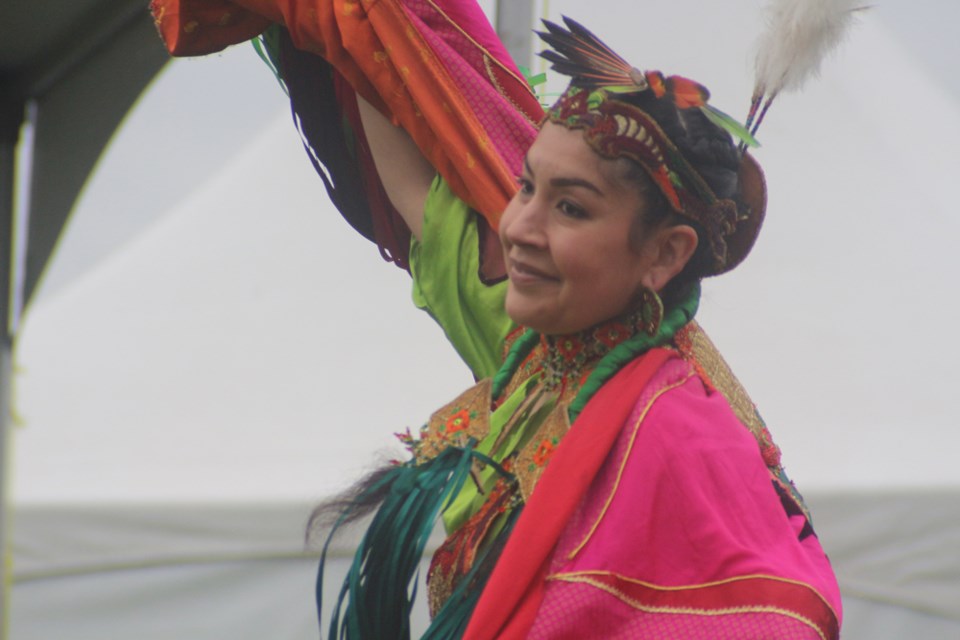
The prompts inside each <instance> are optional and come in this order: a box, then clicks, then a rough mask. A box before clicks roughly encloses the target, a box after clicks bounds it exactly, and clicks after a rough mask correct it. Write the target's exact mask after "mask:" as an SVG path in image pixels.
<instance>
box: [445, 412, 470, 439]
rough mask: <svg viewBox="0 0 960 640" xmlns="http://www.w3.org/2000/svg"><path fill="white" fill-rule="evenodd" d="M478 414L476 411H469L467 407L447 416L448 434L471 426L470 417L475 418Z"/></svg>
mask: <svg viewBox="0 0 960 640" xmlns="http://www.w3.org/2000/svg"><path fill="white" fill-rule="evenodd" d="M476 415H477V412H476V411H473V412H471V411H468V410H466V409H460V410H459V411H457V412H456V413H454V414H453V415H452V416H450V417H449V418H447V424H446V430H447V434H451V433H457V432H458V431H463V430H464V429H466V428H467V427H469V426H470V418H475V417H476Z"/></svg>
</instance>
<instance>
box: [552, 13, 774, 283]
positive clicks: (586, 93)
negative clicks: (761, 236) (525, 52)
mask: <svg viewBox="0 0 960 640" xmlns="http://www.w3.org/2000/svg"><path fill="white" fill-rule="evenodd" d="M564 22H565V23H566V25H567V27H568V28H569V30H567V29H564V28H563V27H561V26H559V25H557V24H554V23H552V22H549V21H544V25H545V26H546V28H547V30H548V31H547V32H546V33H540V34H539V35H540V37H541V38H542V39H543V40H544V41H545V42H547V44H549V45H550V46H551V47H552V48H553V51H549V50H548V51H544V52H542V53H541V54H540V55H541V56H543V57H544V58H546V59H547V60H549V61H550V62H551V63H553V65H552V66H553V69H554V70H555V71H558V72H560V73H563V74H566V75H570V76H572V79H571V82H570V86H569V87H568V88H567V90H566V91H565V92H564V93H563V95H562V96H561V97H560V99H559V100H557V102H556V103H555V104H554V105H553V106H552V107H551V108H549V109H548V110H547V115H546V120H547V121H549V122H552V123H555V124H559V125H561V126H563V127H566V128H568V129H579V130H582V131H583V134H584V139H585V140H586V142H587V143H588V144H589V145H590V146H591V148H593V149H594V150H595V151H596V152H597V153H598V154H600V155H601V156H603V157H606V158H629V159H631V160H633V161H635V162H637V163H639V164H640V166H642V167H643V168H644V170H645V171H646V172H647V174H648V175H649V176H650V178H651V180H652V181H653V183H654V184H655V185H656V186H657V188H658V189H659V190H660V192H661V193H662V194H663V195H664V197H665V198H666V200H667V202H668V203H669V204H670V207H671V209H672V210H673V211H674V212H675V213H677V214H678V215H680V216H681V217H684V218H686V219H688V220H691V221H694V222H696V223H698V224H699V225H700V227H701V229H702V230H703V231H704V233H705V235H706V237H705V238H703V239H704V240H706V242H707V243H708V245H709V247H710V252H711V258H712V262H711V265H710V268H709V270H708V273H707V274H705V275H716V274H719V273H723V272H725V271H729V270H730V269H732V268H733V267H734V266H736V265H737V264H739V263H740V261H742V260H743V259H744V258H745V257H746V255H747V253H749V251H750V248H751V247H752V246H753V242H754V241H755V240H756V237H757V234H758V233H759V231H760V225H761V223H762V221H763V216H764V212H765V209H766V185H765V182H764V180H763V174H762V172H761V171H760V167H759V166H758V165H757V164H756V162H755V161H754V160H753V159H752V158H751V157H750V156H749V155H747V154H744V155H743V156H742V158H743V159H742V161H741V168H740V189H739V191H740V195H741V199H742V201H743V204H742V205H741V206H739V207H738V206H737V203H736V202H734V201H733V200H731V199H728V198H719V197H717V195H716V194H715V193H714V192H713V190H712V189H711V188H710V186H709V185H708V184H707V182H706V181H705V180H704V179H703V177H702V176H701V175H700V174H699V172H697V170H696V169H695V168H694V167H693V165H692V164H691V163H690V162H689V161H688V160H687V159H686V158H685V157H684V155H683V153H681V151H680V150H679V149H678V148H677V146H676V145H675V144H674V143H673V141H672V140H671V139H670V137H669V136H668V135H667V134H666V133H665V132H664V131H663V128H662V127H661V126H660V124H659V123H658V122H657V120H656V118H654V117H653V116H652V115H651V114H650V113H649V112H648V111H645V110H644V109H642V108H640V107H639V106H637V104H634V102H636V101H637V100H636V98H634V99H633V100H631V101H630V102H628V101H627V99H629V98H628V96H630V97H632V96H638V97H640V98H641V99H642V100H651V101H656V100H668V101H670V102H671V103H672V104H673V106H675V107H676V108H677V109H680V110H683V109H694V108H696V109H699V110H700V111H701V112H702V113H703V114H704V115H705V116H706V117H707V118H708V119H709V120H710V121H711V122H713V123H714V124H716V125H718V126H720V127H721V128H723V129H725V130H726V131H728V132H730V133H731V134H733V135H734V136H735V137H737V138H739V139H740V140H741V141H742V142H743V143H745V144H747V145H749V146H755V145H756V141H755V140H754V139H753V136H752V135H751V134H750V133H749V132H748V131H747V129H746V128H745V127H744V126H743V125H741V124H739V123H737V122H736V121H735V120H733V118H731V117H730V116H727V115H726V114H724V113H722V112H721V111H719V110H717V109H715V108H714V107H712V106H710V105H708V104H707V99H708V98H709V95H710V94H709V92H708V91H707V89H706V88H705V87H703V86H702V85H700V84H697V83H696V82H693V81H692V80H688V79H686V78H682V77H680V76H671V77H667V78H665V77H664V76H663V75H662V74H661V73H660V72H659V71H648V72H646V73H644V72H641V71H639V70H637V69H635V68H633V67H631V66H630V65H629V64H628V63H627V62H626V61H625V60H623V58H621V57H620V56H619V55H617V54H616V53H615V52H613V51H612V50H611V49H610V48H609V47H607V46H606V45H605V44H604V43H603V42H602V41H600V40H599V39H598V38H597V37H596V36H594V35H593V34H592V33H591V32H590V31H588V30H587V29H586V28H585V27H583V26H582V25H580V24H579V23H577V22H575V21H574V20H571V19H569V18H566V17H565V18H564ZM745 174H746V175H745Z"/></svg>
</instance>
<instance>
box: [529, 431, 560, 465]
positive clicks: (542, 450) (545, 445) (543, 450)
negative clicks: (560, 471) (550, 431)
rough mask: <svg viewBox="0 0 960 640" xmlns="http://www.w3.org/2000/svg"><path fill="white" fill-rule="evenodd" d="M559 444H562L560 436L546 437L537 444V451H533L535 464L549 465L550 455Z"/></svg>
mask: <svg viewBox="0 0 960 640" xmlns="http://www.w3.org/2000/svg"><path fill="white" fill-rule="evenodd" d="M558 444H560V440H559V439H558V438H544V439H543V440H541V441H540V444H539V445H537V449H536V451H534V452H533V464H534V466H537V467H545V466H547V462H549V461H550V456H552V455H553V450H554V449H556V447H557V445H558ZM532 470H533V469H531V471H532Z"/></svg>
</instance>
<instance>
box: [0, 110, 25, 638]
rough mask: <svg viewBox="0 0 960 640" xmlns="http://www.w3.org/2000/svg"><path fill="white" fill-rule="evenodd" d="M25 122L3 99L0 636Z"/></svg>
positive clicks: (5, 588)
mask: <svg viewBox="0 0 960 640" xmlns="http://www.w3.org/2000/svg"><path fill="white" fill-rule="evenodd" d="M22 124H23V103H22V102H20V101H17V100H5V99H0V255H2V256H3V258H2V259H0V639H3V638H6V637H7V635H8V630H9V625H10V619H9V615H8V614H7V612H8V611H10V606H9V605H10V549H9V527H10V521H9V518H7V508H8V507H7V505H8V500H7V497H8V491H7V486H8V484H9V483H8V479H9V473H10V465H9V464H8V463H9V457H10V453H9V444H10V443H9V440H10V435H9V431H10V423H11V414H12V394H11V387H12V381H11V378H12V376H13V335H12V333H11V306H12V305H11V302H12V297H13V296H12V290H13V285H12V281H13V272H14V268H13V267H14V260H15V259H16V258H15V251H14V249H15V242H16V240H15V237H14V219H13V218H14V204H15V195H14V188H15V184H16V159H17V140H18V138H19V135H20V126H21V125H22Z"/></svg>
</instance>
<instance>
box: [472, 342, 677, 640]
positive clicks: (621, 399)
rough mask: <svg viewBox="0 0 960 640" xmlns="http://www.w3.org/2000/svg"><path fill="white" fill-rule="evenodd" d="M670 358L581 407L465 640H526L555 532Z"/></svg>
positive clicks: (632, 370) (664, 354) (646, 365)
mask: <svg viewBox="0 0 960 640" xmlns="http://www.w3.org/2000/svg"><path fill="white" fill-rule="evenodd" d="M672 356H673V352H672V351H669V350H667V349H652V350H650V351H649V352H647V353H646V354H645V355H643V356H642V357H640V358H637V359H635V360H633V361H632V362H631V363H630V364H628V365H627V366H625V367H624V368H623V370H621V371H620V373H618V374H617V375H616V376H614V377H613V378H612V379H611V380H610V381H609V382H607V383H606V384H605V385H603V387H601V388H600V390H599V391H598V392H597V393H596V395H595V396H594V397H593V399H591V400H590V402H588V403H587V406H586V407H584V410H583V412H582V413H581V414H580V417H579V418H578V419H577V421H576V423H575V424H574V426H573V428H571V429H570V432H569V433H568V434H567V435H566V436H565V437H564V439H563V441H562V442H561V443H560V446H558V447H557V449H556V451H555V452H554V454H553V457H552V458H551V460H550V464H549V465H548V466H547V468H546V469H545V470H544V472H543V475H542V476H541V477H540V481H539V483H538V484H537V489H536V491H535V492H534V493H533V495H532V496H531V497H530V501H529V502H528V503H527V505H526V507H524V510H523V513H522V514H520V518H519V519H518V520H517V524H516V525H515V527H514V530H513V533H512V534H511V535H510V539H509V540H508V541H507V544H506V547H504V550H503V553H502V555H501V556H500V560H499V561H498V562H497V566H496V567H494V570H493V574H492V575H491V576H490V580H489V581H488V582H487V585H486V588H484V590H483V593H482V594H481V595H480V601H479V602H478V603H477V607H476V609H475V610H474V613H473V616H472V617H471V619H470V624H469V625H468V627H467V631H466V633H465V634H464V636H463V637H464V640H487V639H491V638H524V637H526V635H527V633H528V631H529V630H530V627H531V626H532V625H533V621H534V619H535V617H536V614H537V610H538V608H539V606H540V601H541V600H542V597H543V584H544V582H543V578H544V575H545V573H546V571H545V569H546V566H547V563H548V562H549V560H550V554H551V553H552V552H553V549H554V547H555V545H556V543H557V540H558V539H559V537H560V533H561V532H562V531H563V529H564V527H565V526H566V524H567V521H568V520H569V519H570V517H571V515H572V514H573V511H574V509H576V507H577V505H578V504H579V503H580V500H581V499H582V498H583V495H584V493H585V492H586V490H587V488H588V487H589V486H590V483H591V482H593V479H594V477H595V476H596V474H597V471H598V470H599V469H600V467H601V465H602V464H603V462H604V460H605V459H606V458H607V455H608V454H609V452H610V449H611V447H612V446H613V444H614V443H615V442H616V440H617V436H619V434H620V430H621V429H622V428H623V424H624V422H626V421H627V419H628V418H629V417H630V413H631V412H632V411H633V409H634V401H635V400H636V398H637V397H639V395H640V393H641V392H642V391H643V388H644V387H645V386H646V385H647V384H648V383H649V382H650V379H651V378H652V377H653V375H654V374H655V373H656V372H657V371H658V370H659V369H660V367H661V366H663V364H664V363H665V362H666V361H667V360H669V359H670V358H671V357H672Z"/></svg>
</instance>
